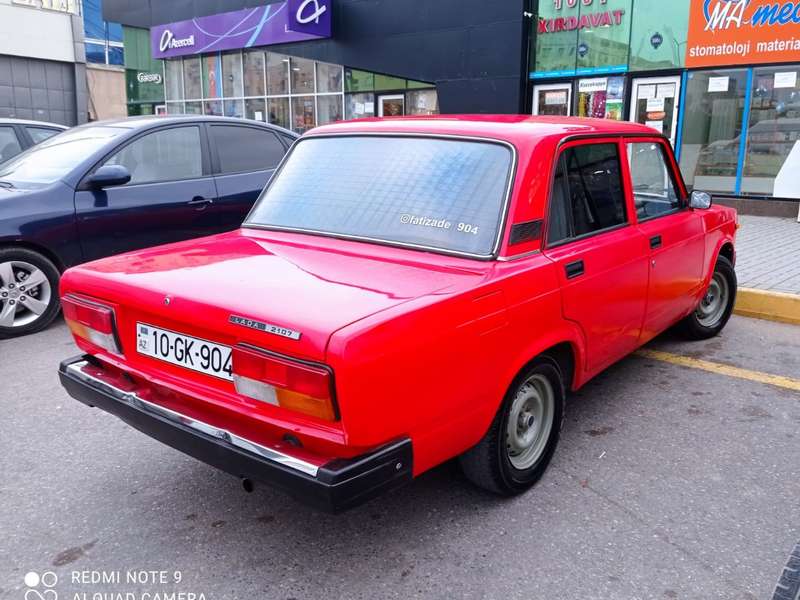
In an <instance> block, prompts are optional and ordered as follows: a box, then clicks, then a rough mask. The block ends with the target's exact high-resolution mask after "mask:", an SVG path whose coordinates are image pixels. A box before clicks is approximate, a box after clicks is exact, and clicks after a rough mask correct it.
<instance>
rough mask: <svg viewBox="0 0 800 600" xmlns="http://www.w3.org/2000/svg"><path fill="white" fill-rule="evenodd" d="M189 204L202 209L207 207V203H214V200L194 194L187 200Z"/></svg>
mask: <svg viewBox="0 0 800 600" xmlns="http://www.w3.org/2000/svg"><path fill="white" fill-rule="evenodd" d="M186 204H188V205H189V206H196V207H197V208H198V209H200V210H202V209H204V208H205V207H207V206H208V205H209V204H214V201H213V200H212V199H211V198H203V197H202V196H195V197H194V198H192V199H191V200H189V202H187V203H186Z"/></svg>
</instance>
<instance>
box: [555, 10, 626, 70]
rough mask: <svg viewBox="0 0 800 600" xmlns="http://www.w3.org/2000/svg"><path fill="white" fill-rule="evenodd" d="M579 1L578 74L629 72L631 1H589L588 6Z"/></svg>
mask: <svg viewBox="0 0 800 600" xmlns="http://www.w3.org/2000/svg"><path fill="white" fill-rule="evenodd" d="M566 1H567V2H568V1H569V0H566ZM578 4H579V5H580V20H579V23H580V26H579V30H578V31H579V33H578V52H577V54H578V67H577V72H578V74H579V75H581V74H588V73H600V72H608V71H609V70H612V71H626V70H627V68H628V47H629V44H630V35H631V0H605V1H604V0H588V5H587V1H586V0H582V1H581V2H579V3H578ZM585 24H589V26H586V25H585Z"/></svg>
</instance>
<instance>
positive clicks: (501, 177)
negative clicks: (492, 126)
mask: <svg viewBox="0 0 800 600" xmlns="http://www.w3.org/2000/svg"><path fill="white" fill-rule="evenodd" d="M512 164H513V154H512V151H511V149H510V147H508V146H506V145H504V144H501V143H495V142H487V141H474V140H468V139H463V140H459V139H451V138H447V139H444V138H435V137H409V136H391V135H387V136H367V135H360V136H359V135H355V136H332V137H317V138H315V137H309V138H306V139H304V140H301V141H300V142H299V143H298V144H297V145H296V146H295V148H294V150H293V151H292V153H291V155H290V156H289V158H288V159H287V161H286V163H285V164H284V166H283V167H282V168H281V170H280V171H279V173H278V174H277V175H276V176H275V178H274V179H273V180H272V182H271V183H270V185H269V186H268V187H267V189H266V190H264V192H263V194H262V195H261V198H260V199H259V201H258V203H257V204H256V206H255V208H254V209H253V211H252V212H251V214H250V216H249V217H248V220H247V222H246V223H245V226H248V225H250V226H260V227H266V228H269V229H289V230H300V231H304V232H311V233H320V234H327V235H334V236H340V237H352V238H357V239H363V240H371V241H379V242H386V243H390V244H399V245H410V246H414V247H423V248H426V249H434V250H443V251H447V252H455V253H459V254H467V255H471V256H480V257H488V256H491V255H492V254H493V253H494V251H495V250H496V244H497V240H498V230H499V228H500V223H501V221H502V217H503V209H504V204H505V201H506V196H507V191H508V186H509V179H510V177H511V167H512Z"/></svg>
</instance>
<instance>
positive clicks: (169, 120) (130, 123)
mask: <svg viewBox="0 0 800 600" xmlns="http://www.w3.org/2000/svg"><path fill="white" fill-rule="evenodd" d="M186 122H192V123H228V124H230V123H242V124H247V125H259V126H261V127H265V128H269V129H274V130H275V131H279V132H280V133H283V134H286V135H290V136H292V137H298V136H297V134H296V133H294V132H293V131H289V130H288V129H284V128H283V127H279V126H277V125H272V124H271V123H264V122H263V121H256V120H253V119H238V118H235V117H212V116H210V115H208V116H207V115H169V116H157V115H147V116H142V117H127V118H124V119H107V120H104V121H92V122H90V123H86V124H85V125H84V126H89V127H119V128H123V129H131V130H138V129H147V128H149V127H157V126H160V125H173V124H177V123H186Z"/></svg>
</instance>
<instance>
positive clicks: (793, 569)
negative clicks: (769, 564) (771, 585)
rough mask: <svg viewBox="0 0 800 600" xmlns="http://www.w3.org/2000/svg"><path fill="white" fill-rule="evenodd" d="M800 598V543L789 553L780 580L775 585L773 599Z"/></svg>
mask: <svg viewBox="0 0 800 600" xmlns="http://www.w3.org/2000/svg"><path fill="white" fill-rule="evenodd" d="M798 598H800V544H797V545H796V546H795V547H794V550H792V553H791V554H790V555H789V561H788V562H787V563H786V567H785V568H784V569H783V573H782V574H781V578H780V581H778V585H777V586H775V593H774V594H773V596H772V600H798Z"/></svg>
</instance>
